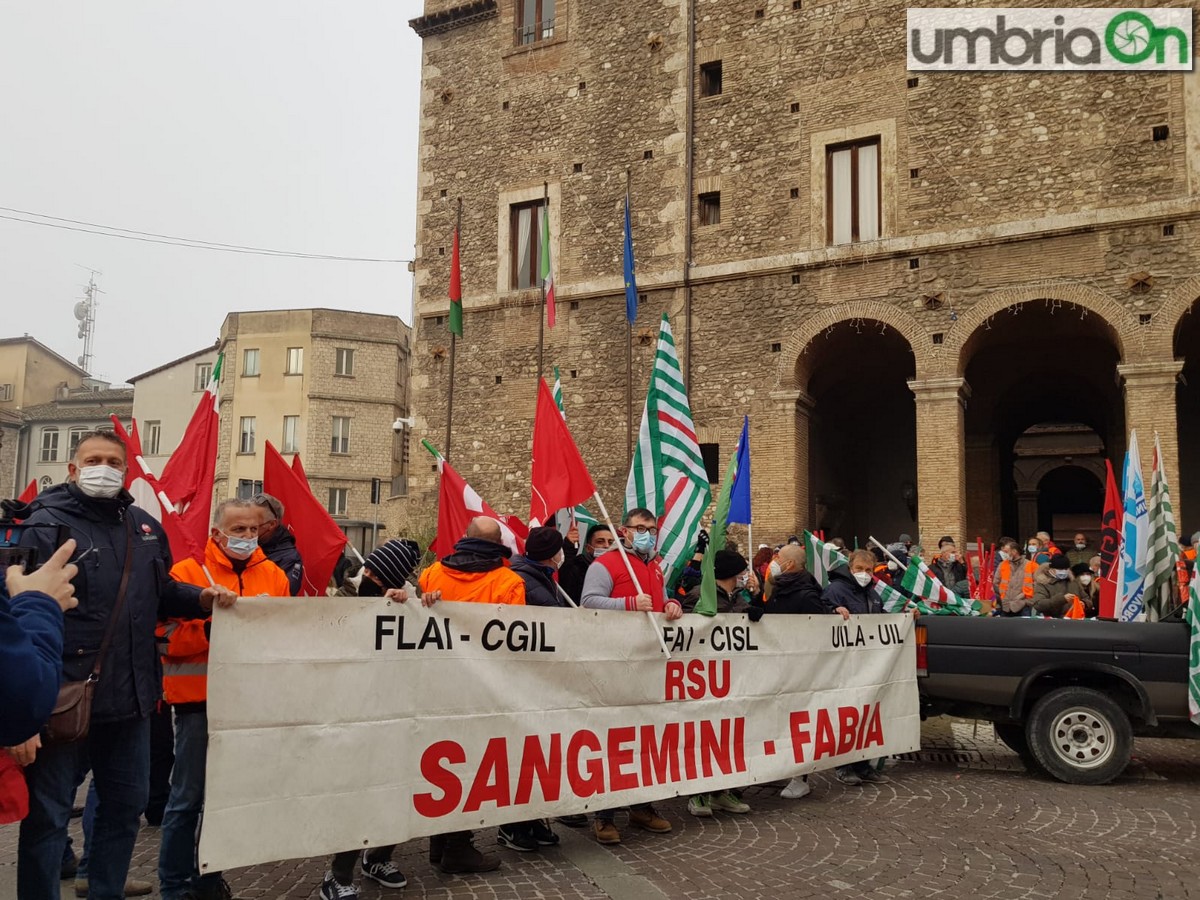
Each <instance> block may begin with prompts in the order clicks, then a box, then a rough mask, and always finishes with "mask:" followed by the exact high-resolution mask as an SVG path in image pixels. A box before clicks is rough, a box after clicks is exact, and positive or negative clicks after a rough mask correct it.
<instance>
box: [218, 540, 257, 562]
mask: <svg viewBox="0 0 1200 900" xmlns="http://www.w3.org/2000/svg"><path fill="white" fill-rule="evenodd" d="M225 539H226V540H227V541H228V543H227V544H226V545H225V555H226V556H228V557H229V558H230V559H249V558H250V557H251V555H252V554H253V553H254V551H255V550H257V549H258V538H256V537H252V538H241V537H233V536H232V535H228V534H227V535H225Z"/></svg>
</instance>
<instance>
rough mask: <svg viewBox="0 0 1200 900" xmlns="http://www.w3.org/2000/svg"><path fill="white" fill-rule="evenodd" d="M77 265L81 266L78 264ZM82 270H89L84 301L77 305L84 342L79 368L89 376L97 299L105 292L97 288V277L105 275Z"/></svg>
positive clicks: (95, 271) (82, 267)
mask: <svg viewBox="0 0 1200 900" xmlns="http://www.w3.org/2000/svg"><path fill="white" fill-rule="evenodd" d="M76 265H79V264H78V263H76ZM79 268H81V269H87V271H88V273H89V276H88V283H87V286H86V287H84V289H83V299H81V300H80V301H79V302H78V303H76V304H75V309H74V313H75V319H76V320H77V321H78V322H79V337H80V338H81V339H82V340H83V354H82V355H81V356H80V357H79V367H80V368H81V369H83V370H84V371H85V372H87V373H88V374H91V370H92V340H93V338H94V337H95V333H96V307H97V306H99V305H100V304H99V301H98V300H97V299H96V295H97V294H103V293H104V291H102V290H100V288H98V287H97V286H96V276H97V275H103V274H104V273H103V272H101V271H99V270H97V269H88V268H87V266H79Z"/></svg>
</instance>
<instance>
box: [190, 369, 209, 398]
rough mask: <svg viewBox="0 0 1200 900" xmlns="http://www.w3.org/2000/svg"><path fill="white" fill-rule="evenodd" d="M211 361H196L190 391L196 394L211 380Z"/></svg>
mask: <svg viewBox="0 0 1200 900" xmlns="http://www.w3.org/2000/svg"><path fill="white" fill-rule="evenodd" d="M212 370H213V364H212V363H196V376H195V381H193V382H192V393H193V394H198V393H200V392H201V391H203V390H204V389H205V388H206V387H208V383H209V382H210V381H212Z"/></svg>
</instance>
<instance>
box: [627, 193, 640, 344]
mask: <svg viewBox="0 0 1200 900" xmlns="http://www.w3.org/2000/svg"><path fill="white" fill-rule="evenodd" d="M637 312H638V293H637V282H636V281H635V280H634V278H633V229H632V228H631V227H630V225H629V194H626V195H625V318H627V319H628V320H629V324H630V325H632V324H633V323H634V322H636V321H637Z"/></svg>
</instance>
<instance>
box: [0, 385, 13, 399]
mask: <svg viewBox="0 0 1200 900" xmlns="http://www.w3.org/2000/svg"><path fill="white" fill-rule="evenodd" d="M12 398H13V386H12V384H0V403H7V402H8V401H10V400H12Z"/></svg>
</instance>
